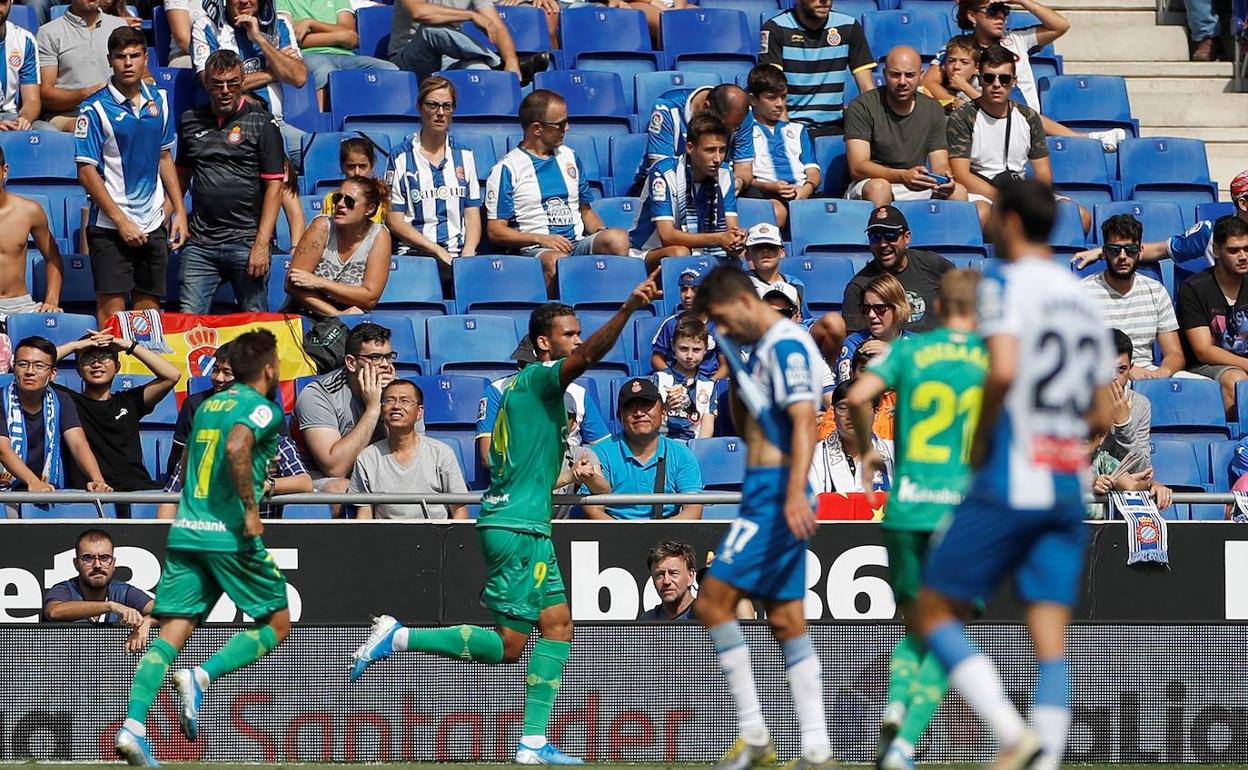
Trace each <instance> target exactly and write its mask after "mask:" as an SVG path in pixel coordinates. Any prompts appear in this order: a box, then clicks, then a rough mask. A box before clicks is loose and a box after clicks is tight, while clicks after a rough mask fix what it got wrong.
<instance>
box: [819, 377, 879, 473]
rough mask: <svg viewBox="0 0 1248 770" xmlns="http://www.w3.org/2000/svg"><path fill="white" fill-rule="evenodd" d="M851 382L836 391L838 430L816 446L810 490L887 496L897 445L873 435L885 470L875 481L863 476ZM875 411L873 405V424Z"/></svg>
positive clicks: (837, 387) (834, 391) (835, 404)
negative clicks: (848, 398) (858, 450)
mask: <svg viewBox="0 0 1248 770" xmlns="http://www.w3.org/2000/svg"><path fill="white" fill-rule="evenodd" d="M850 382H851V381H850V380H844V381H842V382H841V383H839V384H838V385H837V386H836V388H835V389H834V390H833V391H832V410H831V411H832V414H833V415H834V418H835V420H836V430H834V431H832V433H831V434H830V435H829V436H828V437H827V438H825V439H823V440H822V441H820V442H819V443H818V444H815V456H814V458H813V459H812V460H811V463H810V487H811V489H812V490H813V492H814V494H823V493H825V492H838V493H841V494H846V493H849V492H869V491H876V492H886V491H888V489H889V488H890V487H891V486H892V478H893V442H892V441H888V440H885V439H882V438H880V437H879V436H875V435H872V436H871V444H872V445H873V446H874V447H875V451H876V452H877V453H879V455H880V457H882V458H884V470H883V471H881V472H878V473H876V474H875V476H874V478H871V479H865V478H863V476H862V458H861V457H860V456H857V455H855V454H854V452H855V451H856V450H857V448H858V441H857V439H855V438H854V436H855V435H856V434H855V433H854V422H853V420H852V419H851V416H850V408H849V401H848V400H847V399H846V398H845V397H846V395H847V394H848V393H849V386H850ZM874 408H875V405H874V404H872V418H871V419H872V420H874V419H875V417H874Z"/></svg>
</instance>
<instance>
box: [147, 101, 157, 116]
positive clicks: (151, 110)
mask: <svg viewBox="0 0 1248 770" xmlns="http://www.w3.org/2000/svg"><path fill="white" fill-rule="evenodd" d="M147 114H148V115H151V116H152V117H153V118H155V117H159V116H160V105H158V104H157V103H156V101H155V100H152V101H150V102H148V103H147Z"/></svg>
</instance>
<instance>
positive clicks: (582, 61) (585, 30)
mask: <svg viewBox="0 0 1248 770" xmlns="http://www.w3.org/2000/svg"><path fill="white" fill-rule="evenodd" d="M559 37H560V40H561V41H562V45H563V56H564V63H565V65H566V66H567V67H569V68H572V69H578V70H597V71H602V72H614V73H615V74H617V75H619V76H620V81H621V83H623V86H624V102H625V104H626V106H627V108H628V112H629V114H633V113H635V112H637V111H638V108H637V103H636V101H635V92H634V88H633V79H634V78H635V77H636V76H637V75H638V74H644V73H651V72H655V71H657V70H659V69H661V68H662V61H661V59H662V56H663V54H662V52H659V51H653V50H651V47H650V30H649V28H648V27H647V26H646V18H645V14H643V13H642V12H641V11H638V10H634V9H632V8H608V7H606V6H601V5H599V6H581V7H576V8H569V9H568V10H565V11H564V12H563V13H561V14H560V16H559Z"/></svg>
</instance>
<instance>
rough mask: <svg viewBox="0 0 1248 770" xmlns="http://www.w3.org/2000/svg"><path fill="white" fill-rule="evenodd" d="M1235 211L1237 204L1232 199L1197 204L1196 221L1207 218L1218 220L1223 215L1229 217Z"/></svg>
mask: <svg viewBox="0 0 1248 770" xmlns="http://www.w3.org/2000/svg"><path fill="white" fill-rule="evenodd" d="M1234 213H1235V204H1234V203H1232V202H1231V201H1218V202H1217V203H1201V204H1198V205H1197V206H1196V221H1197V222H1202V221H1204V220H1206V219H1209V220H1213V221H1217V220H1218V219H1220V218H1222V217H1229V216H1231V215H1232V214H1234Z"/></svg>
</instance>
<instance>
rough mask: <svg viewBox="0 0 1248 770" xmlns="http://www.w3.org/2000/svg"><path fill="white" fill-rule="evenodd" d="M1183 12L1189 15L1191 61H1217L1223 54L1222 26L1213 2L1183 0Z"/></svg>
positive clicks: (1208, 0) (1210, 0) (1209, 0)
mask: <svg viewBox="0 0 1248 770" xmlns="http://www.w3.org/2000/svg"><path fill="white" fill-rule="evenodd" d="M1183 11H1184V13H1185V14H1186V15H1187V29H1188V33H1189V34H1190V36H1191V39H1192V50H1191V54H1190V57H1191V60H1192V61H1217V60H1218V57H1219V56H1221V54H1222V45H1221V42H1220V41H1219V40H1218V38H1219V36H1220V35H1221V34H1222V24H1221V22H1219V21H1218V12H1217V11H1216V10H1214V7H1213V0H1183Z"/></svg>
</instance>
